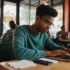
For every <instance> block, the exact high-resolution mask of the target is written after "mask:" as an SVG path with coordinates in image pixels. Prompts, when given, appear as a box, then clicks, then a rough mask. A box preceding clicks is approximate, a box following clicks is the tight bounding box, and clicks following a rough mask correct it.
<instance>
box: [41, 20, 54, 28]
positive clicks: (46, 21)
mask: <svg viewBox="0 0 70 70" xmlns="http://www.w3.org/2000/svg"><path fill="white" fill-rule="evenodd" d="M42 20H43V21H44V22H45V23H46V24H48V25H49V27H50V28H51V27H53V26H54V24H52V23H51V22H50V21H48V20H44V19H42Z"/></svg>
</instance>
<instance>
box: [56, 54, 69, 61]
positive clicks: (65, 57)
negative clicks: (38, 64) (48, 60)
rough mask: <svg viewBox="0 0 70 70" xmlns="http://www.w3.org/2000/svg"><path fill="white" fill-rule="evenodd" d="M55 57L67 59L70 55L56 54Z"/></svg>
mask: <svg viewBox="0 0 70 70" xmlns="http://www.w3.org/2000/svg"><path fill="white" fill-rule="evenodd" d="M56 57H59V58H62V59H68V60H70V56H67V55H62V56H56Z"/></svg>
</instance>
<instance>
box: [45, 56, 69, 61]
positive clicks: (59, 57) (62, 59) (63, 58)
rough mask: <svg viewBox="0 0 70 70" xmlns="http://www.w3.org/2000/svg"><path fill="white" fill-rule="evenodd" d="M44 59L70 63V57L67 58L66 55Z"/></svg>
mask: <svg viewBox="0 0 70 70" xmlns="http://www.w3.org/2000/svg"><path fill="white" fill-rule="evenodd" d="M46 58H49V59H54V60H60V61H67V62H70V56H67V55H61V56H54V57H46Z"/></svg>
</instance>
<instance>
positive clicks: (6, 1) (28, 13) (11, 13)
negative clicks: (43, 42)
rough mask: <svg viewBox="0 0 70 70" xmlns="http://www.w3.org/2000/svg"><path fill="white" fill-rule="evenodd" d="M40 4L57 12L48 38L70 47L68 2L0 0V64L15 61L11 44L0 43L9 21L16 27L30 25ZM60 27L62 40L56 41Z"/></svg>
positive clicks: (67, 0)
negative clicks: (62, 30) (62, 31)
mask: <svg viewBox="0 0 70 70" xmlns="http://www.w3.org/2000/svg"><path fill="white" fill-rule="evenodd" d="M41 4H45V5H50V6H52V7H53V8H55V9H56V10H57V12H58V16H57V17H56V18H55V19H54V21H53V24H54V25H53V27H51V28H50V29H49V33H50V38H51V39H52V40H53V41H54V42H55V43H57V44H58V45H63V46H66V48H69V47H70V6H69V5H70V0H0V62H3V61H9V60H13V59H15V58H14V54H13V49H12V43H3V42H1V40H2V38H3V36H4V34H5V33H6V32H7V30H9V29H10V27H9V21H11V20H13V21H14V22H15V24H16V25H17V26H21V25H32V24H33V23H34V21H35V16H36V8H37V7H38V6H39V5H41ZM62 26H64V29H65V30H64V31H65V32H64V33H63V34H62V38H59V39H57V32H59V31H61V27H62ZM43 70H44V69H43ZM52 70H54V69H52Z"/></svg>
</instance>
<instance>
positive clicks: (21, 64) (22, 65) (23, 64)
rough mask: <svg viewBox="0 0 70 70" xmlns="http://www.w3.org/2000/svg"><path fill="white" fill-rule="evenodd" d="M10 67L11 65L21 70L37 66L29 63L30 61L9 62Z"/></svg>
mask: <svg viewBox="0 0 70 70" xmlns="http://www.w3.org/2000/svg"><path fill="white" fill-rule="evenodd" d="M8 65H10V66H12V67H14V68H20V69H21V68H27V67H32V66H36V64H35V63H33V62H32V61H28V60H21V61H18V62H9V63H8Z"/></svg>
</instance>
